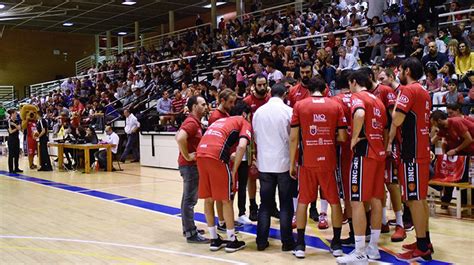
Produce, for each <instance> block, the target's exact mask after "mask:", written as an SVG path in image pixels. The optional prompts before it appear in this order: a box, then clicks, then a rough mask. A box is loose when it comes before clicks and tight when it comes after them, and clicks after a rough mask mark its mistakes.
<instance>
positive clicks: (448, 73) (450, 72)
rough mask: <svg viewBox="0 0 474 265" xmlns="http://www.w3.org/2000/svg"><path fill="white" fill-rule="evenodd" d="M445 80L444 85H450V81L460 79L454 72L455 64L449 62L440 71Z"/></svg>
mask: <svg viewBox="0 0 474 265" xmlns="http://www.w3.org/2000/svg"><path fill="white" fill-rule="evenodd" d="M438 75H441V76H442V78H443V81H444V83H446V84H447V83H448V81H449V80H450V79H458V76H457V75H456V73H455V70H454V64H452V63H450V62H447V63H445V64H444V65H443V67H441V69H439V74H438Z"/></svg>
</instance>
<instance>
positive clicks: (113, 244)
mask: <svg viewBox="0 0 474 265" xmlns="http://www.w3.org/2000/svg"><path fill="white" fill-rule="evenodd" d="M21 163H22V165H23V167H22V168H23V169H25V172H24V173H23V174H22V175H19V176H15V175H10V174H8V173H7V159H6V157H4V156H2V157H0V170H1V171H0V264H191V263H192V264H289V263H290V262H291V263H298V264H309V263H311V264H314V263H315V262H317V263H318V264H335V259H334V258H333V257H332V255H330V254H329V252H328V251H327V250H324V249H322V248H324V247H325V245H324V244H325V243H327V241H325V239H329V238H331V236H332V231H331V230H330V229H329V230H326V231H319V230H317V228H316V226H315V223H314V222H310V224H309V226H308V228H307V234H308V235H310V238H309V241H307V242H309V245H312V246H316V247H315V248H308V249H307V257H306V259H304V260H296V259H295V258H294V257H293V256H292V255H291V254H290V253H284V252H281V251H280V247H281V245H280V242H279V241H278V240H276V239H272V240H271V241H270V244H271V246H270V247H269V248H268V249H267V250H266V251H264V252H258V251H257V250H256V244H255V226H246V227H245V231H244V232H241V233H240V234H239V238H240V239H242V240H245V241H246V242H247V248H246V249H245V250H242V251H239V252H237V253H234V254H227V253H225V252H224V251H223V250H221V251H218V252H210V251H209V250H208V246H207V245H192V244H187V243H186V242H185V239H184V238H183V237H182V236H181V220H180V219H179V205H180V198H181V177H180V176H179V174H178V172H177V171H174V170H164V169H155V168H146V167H140V166H139V165H138V164H125V165H122V167H123V168H124V171H123V172H113V173H103V172H100V173H94V174H90V175H86V174H83V173H81V172H58V171H54V172H37V171H36V170H26V168H27V167H26V163H27V162H26V160H25V159H22V161H21ZM196 210H197V212H198V213H202V212H203V204H202V202H199V203H198V206H197V209H196ZM437 212H438V213H442V212H445V211H443V210H441V209H440V208H438V209H437ZM390 216H393V213H391V212H390ZM197 219H198V220H201V221H203V220H204V219H203V216H202V214H198V215H197ZM198 226H199V227H200V228H205V227H206V226H205V224H204V223H202V222H198ZM273 227H274V228H275V229H278V222H277V220H273ZM473 228H474V225H473V221H472V220H457V219H455V218H452V217H449V216H447V215H446V214H438V215H437V217H435V218H432V219H431V237H432V241H433V242H434V247H435V251H436V253H435V255H434V256H433V257H434V259H435V260H436V261H434V262H431V263H432V264H446V262H448V263H455V264H474V258H473V256H472V255H473V254H474V251H473V250H474V229H473ZM345 235H347V225H346V226H345V227H344V232H343V236H345ZM413 239H414V232H409V237H408V239H407V240H406V241H405V242H412V241H413ZM381 246H382V249H383V250H385V251H386V252H387V254H384V255H383V260H384V261H385V263H392V262H395V260H394V259H393V256H392V255H390V254H389V253H393V252H399V251H400V250H401V243H396V244H395V243H391V242H390V238H389V235H388V234H386V235H382V238H381Z"/></svg>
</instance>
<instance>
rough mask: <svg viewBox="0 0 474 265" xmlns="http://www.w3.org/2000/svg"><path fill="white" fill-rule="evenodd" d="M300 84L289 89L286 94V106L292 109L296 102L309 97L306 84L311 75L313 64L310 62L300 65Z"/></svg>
mask: <svg viewBox="0 0 474 265" xmlns="http://www.w3.org/2000/svg"><path fill="white" fill-rule="evenodd" d="M300 74H301V82H299V83H298V84H296V85H295V86H294V87H292V88H291V89H290V92H289V93H288V105H290V107H293V106H294V105H295V104H296V102H298V101H300V100H302V99H305V98H307V97H309V96H311V93H310V92H309V90H308V82H309V79H310V78H311V76H312V75H313V64H312V63H311V62H310V61H304V62H302V63H301V64H300Z"/></svg>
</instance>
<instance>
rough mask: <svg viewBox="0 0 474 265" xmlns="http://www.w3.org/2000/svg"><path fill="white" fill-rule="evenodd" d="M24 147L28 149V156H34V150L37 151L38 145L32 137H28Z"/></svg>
mask: <svg viewBox="0 0 474 265" xmlns="http://www.w3.org/2000/svg"><path fill="white" fill-rule="evenodd" d="M26 145H27V147H28V155H35V154H36V149H38V143H37V142H36V140H35V139H34V138H33V137H31V138H30V137H28V138H27V142H26Z"/></svg>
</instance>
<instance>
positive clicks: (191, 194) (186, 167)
mask: <svg viewBox="0 0 474 265" xmlns="http://www.w3.org/2000/svg"><path fill="white" fill-rule="evenodd" d="M188 109H189V110H190V115H189V116H188V117H187V118H186V120H184V122H183V124H182V125H181V127H180V128H179V131H178V133H177V134H176V142H177V143H178V147H179V156H178V166H179V172H180V174H181V177H182V178H183V196H182V199H181V221H182V226H183V233H184V235H185V237H186V241H187V242H188V243H203V244H207V243H209V242H210V241H209V239H207V238H204V237H203V236H201V235H200V233H199V232H198V229H197V227H196V224H195V223H194V206H196V203H197V200H198V186H199V174H198V169H197V165H196V149H197V146H198V145H199V141H200V140H201V138H202V126H201V118H202V117H203V116H204V113H205V112H206V100H204V98H203V97H201V96H192V97H191V98H189V100H188Z"/></svg>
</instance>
